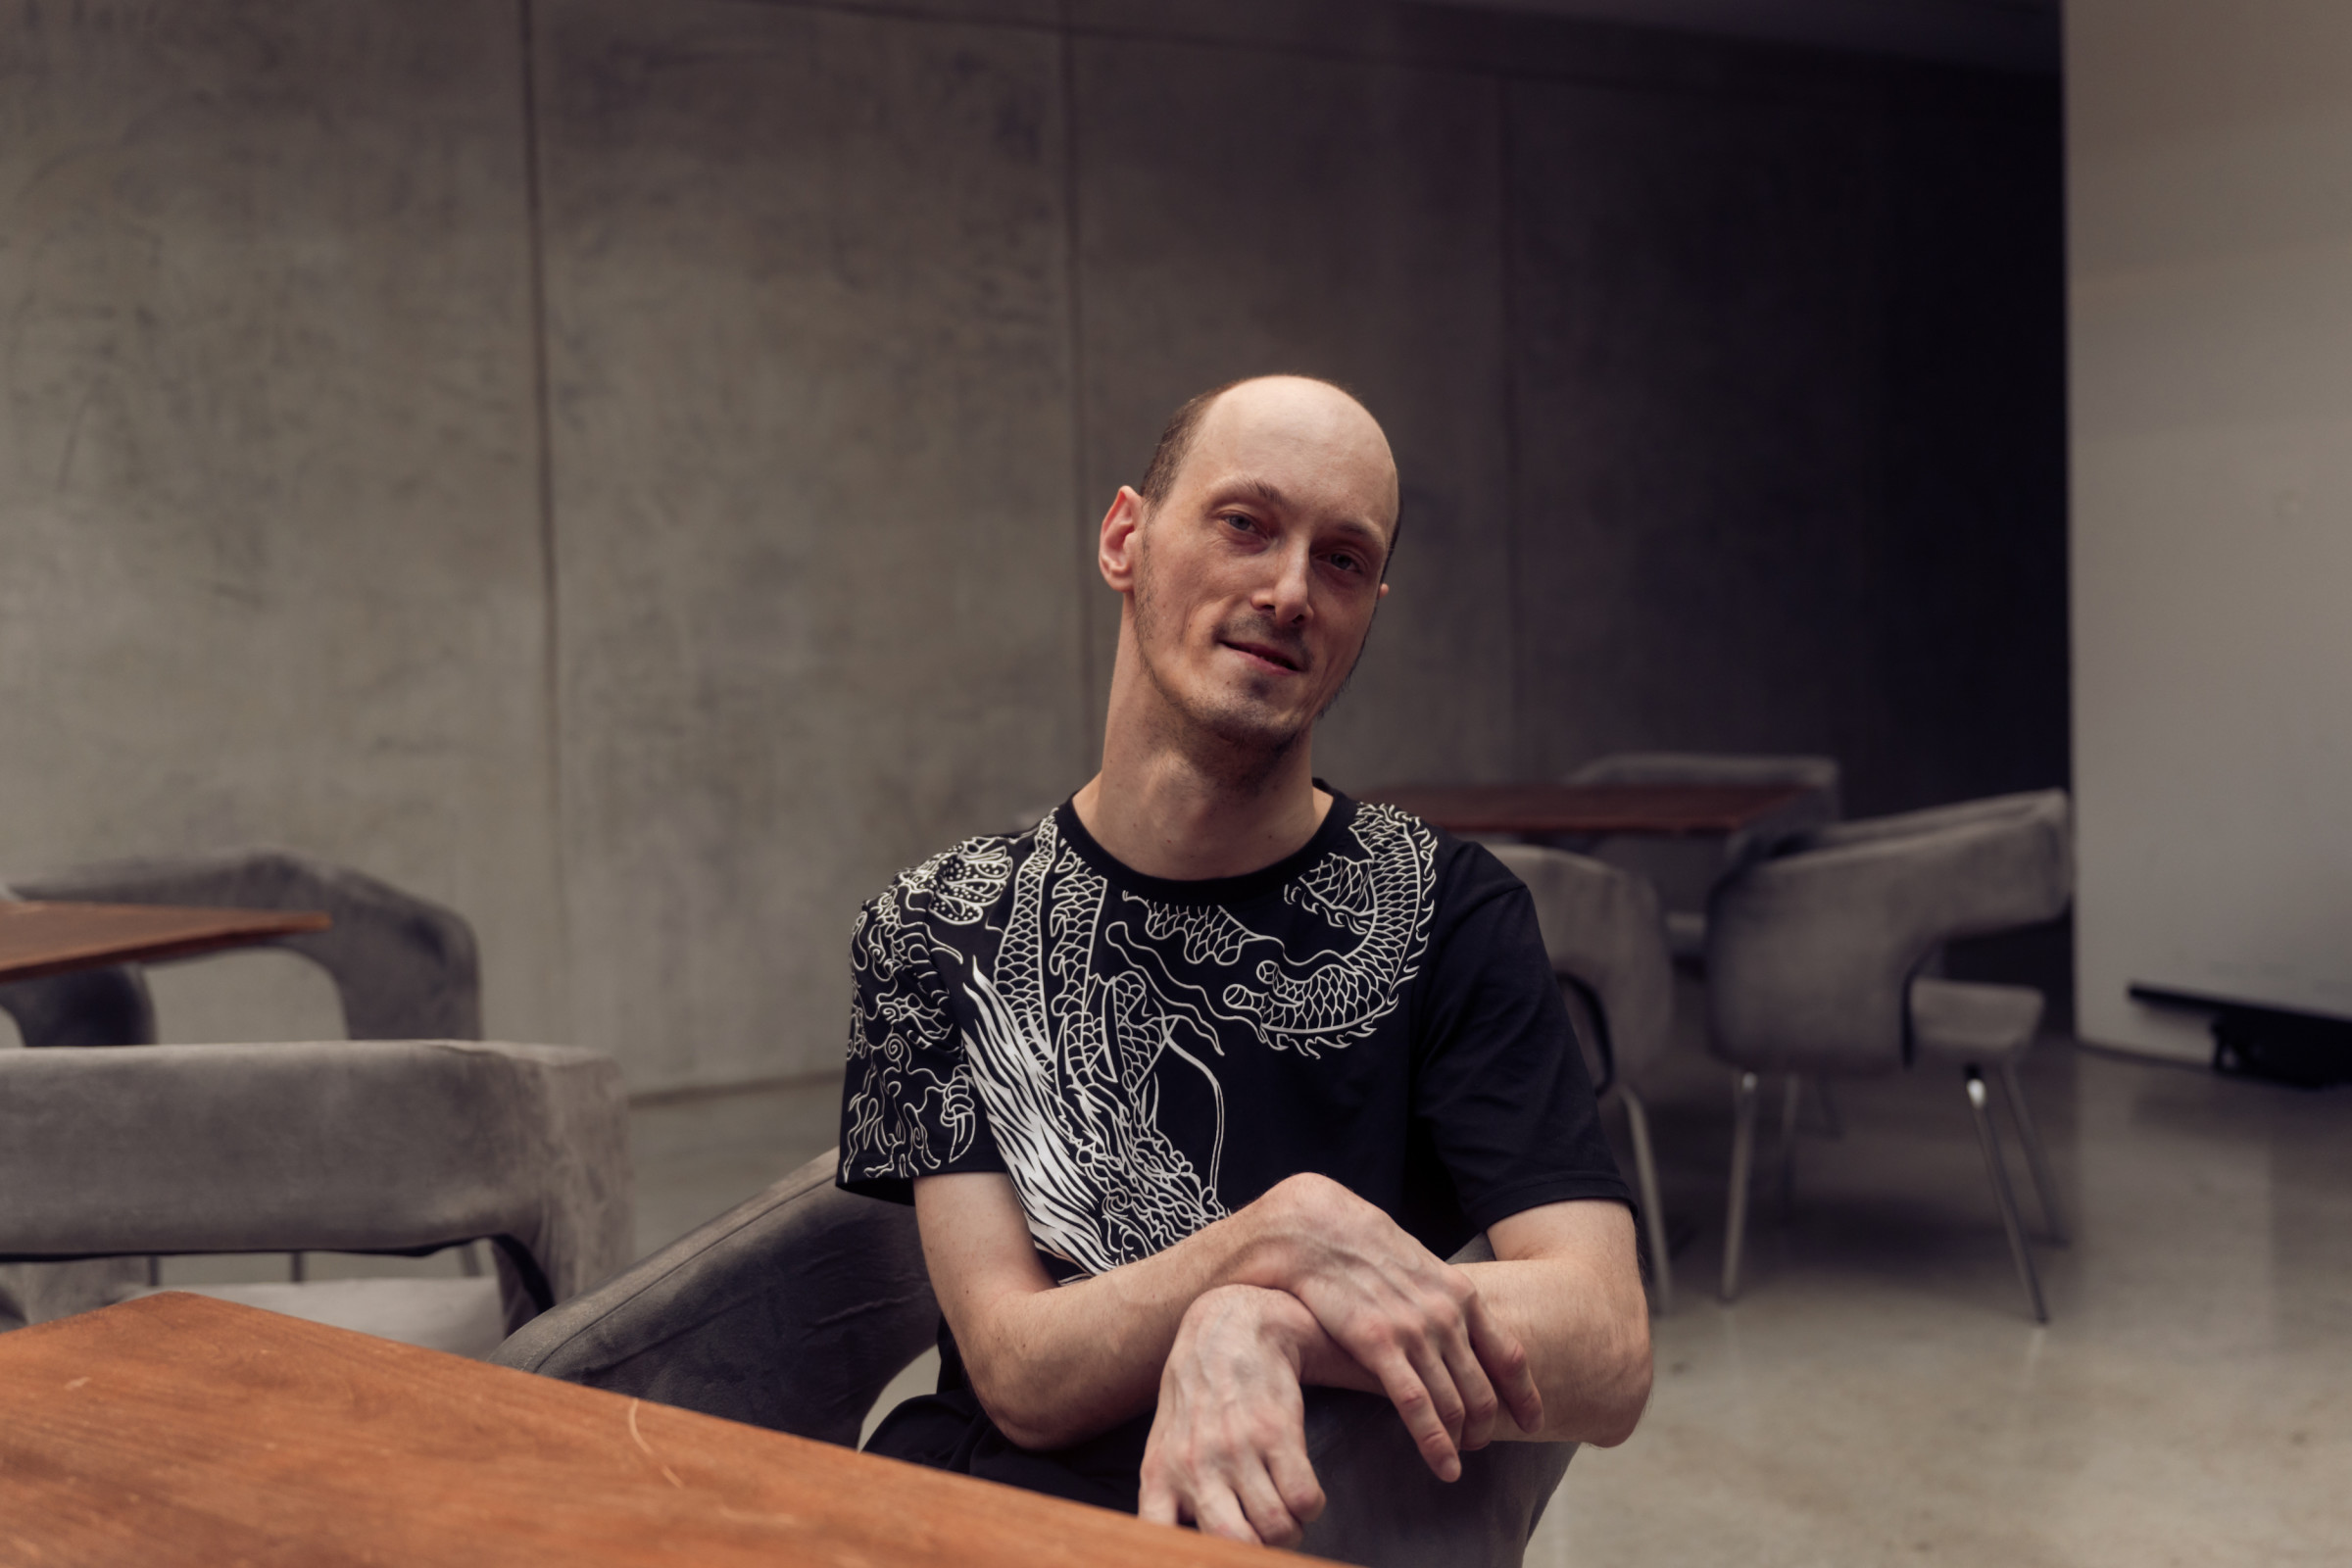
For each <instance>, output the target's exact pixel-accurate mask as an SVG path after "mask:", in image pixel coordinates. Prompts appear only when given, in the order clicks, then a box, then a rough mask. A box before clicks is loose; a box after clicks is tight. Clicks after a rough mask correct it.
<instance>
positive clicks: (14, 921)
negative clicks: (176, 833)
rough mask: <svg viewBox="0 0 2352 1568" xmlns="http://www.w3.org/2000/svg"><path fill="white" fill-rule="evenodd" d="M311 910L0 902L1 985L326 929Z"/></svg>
mask: <svg viewBox="0 0 2352 1568" xmlns="http://www.w3.org/2000/svg"><path fill="white" fill-rule="evenodd" d="M330 923H331V922H329V920H328V919H327V917H326V916H325V915H324V914H322V913H320V912H319V911H318V910H316V909H197V908H185V907H179V906H176V905H166V904H13V903H0V981H7V980H37V979H39V978H40V977H41V976H43V975H48V974H63V973H65V972H66V971H67V970H69V969H87V968H92V967H94V966H96V965H99V964H105V963H126V962H131V961H133V960H137V961H142V962H149V963H152V962H156V961H158V960H160V959H164V958H188V957H193V956H196V955H197V954H199V953H212V952H215V951H217V950H219V949H221V948H234V947H241V946H243V945H244V944H246V943H249V942H262V941H266V940H268V939H269V938H270V937H283V936H292V935H294V934H295V933H296V932H300V931H323V930H325V929H326V928H327V926H328V925H329V924H330Z"/></svg>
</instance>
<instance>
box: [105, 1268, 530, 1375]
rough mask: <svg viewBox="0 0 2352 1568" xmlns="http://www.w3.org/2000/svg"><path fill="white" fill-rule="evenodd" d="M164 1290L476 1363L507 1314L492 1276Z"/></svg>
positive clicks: (502, 1334) (146, 1292)
mask: <svg viewBox="0 0 2352 1568" xmlns="http://www.w3.org/2000/svg"><path fill="white" fill-rule="evenodd" d="M169 1288H170V1289H174V1290H184V1291H186V1292H187V1293H188V1294H189V1295H191V1296H210V1297H215V1298H217V1299H221V1300H223V1301H236V1302H239V1303H241V1304H242V1305H245V1306H258V1307H260V1308H262V1309H263V1310H264V1311H267V1312H283V1313H284V1314H285V1315H286V1316H288V1317H299V1318H304V1319H307V1320H308V1321H310V1322H313V1323H325V1324H328V1325H331V1326H332V1327H335V1328H339V1329H354V1330H357V1331H358V1332H360V1333H362V1334H373V1335H375V1336H376V1337H377V1338H379V1339H386V1340H398V1341H400V1342H401V1343H402V1344H404V1345H420V1346H422V1347H424V1348H426V1349H428V1350H446V1351H448V1352H449V1353H450V1354H452V1355H466V1356H471V1357H473V1358H474V1359H476V1360H480V1359H481V1358H483V1357H485V1356H487V1355H488V1354H489V1353H490V1352H491V1351H492V1350H495V1349H497V1348H498V1347H499V1344H500V1342H501V1341H503V1340H504V1339H505V1338H506V1337H507V1316H506V1311H505V1308H504V1307H503V1306H501V1304H500V1302H499V1295H498V1279H497V1276H495V1275H488V1274H485V1275H483V1276H481V1277H480V1278H477V1279H462V1280H406V1279H381V1280H316V1281H309V1282H305V1283H303V1284H294V1283H291V1282H283V1283H277V1284H261V1285H200V1286H173V1287H169ZM159 1294H161V1293H160V1292H159V1291H157V1290H156V1289H154V1288H151V1287H141V1288H140V1289H137V1290H132V1291H123V1292H121V1293H119V1296H120V1299H123V1300H130V1299H133V1298H135V1297H141V1296H155V1295H159Z"/></svg>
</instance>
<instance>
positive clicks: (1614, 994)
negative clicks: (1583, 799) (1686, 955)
mask: <svg viewBox="0 0 2352 1568" xmlns="http://www.w3.org/2000/svg"><path fill="white" fill-rule="evenodd" d="M1488 848H1489V850H1490V851H1491V852H1492V853H1493V854H1494V856H1495V858H1496V859H1498V860H1500V861H1501V862H1502V863H1503V864H1504V865H1506V866H1509V867H1510V869H1511V871H1512V873H1513V874H1514V875H1515V876H1517V877H1518V878H1519V880H1520V881H1522V882H1524V883H1526V884H1527V888H1528V891H1529V892H1530V893H1531V894H1533V895H1534V896H1535V901H1536V923H1537V924H1538V925H1540V926H1542V927H1543V930H1544V951H1545V952H1546V953H1547V954H1549V955H1550V957H1551V967H1552V972H1553V973H1555V974H1558V975H1560V976H1563V977H1565V978H1566V979H1568V980H1571V981H1573V982H1575V983H1576V984H1577V985H1578V986H1581V987H1582V988H1583V989H1584V990H1585V991H1586V992H1587V993H1589V994H1590V996H1591V998H1592V1001H1593V1011H1594V1014H1595V1018H1594V1021H1595V1023H1596V1024H1597V1025H1598V1027H1599V1029H1600V1030H1602V1031H1605V1034H1604V1035H1603V1039H1604V1040H1605V1042H1606V1050H1607V1056H1606V1058H1604V1061H1605V1065H1606V1066H1607V1067H1608V1068H1610V1069H1612V1075H1634V1074H1638V1073H1639V1072H1640V1071H1641V1069H1642V1064H1643V1063H1645V1062H1648V1061H1650V1060H1652V1059H1653V1058H1655V1057H1656V1055H1657V1054H1658V1053H1659V1052H1661V1051H1663V1050H1664V1049H1665V1046H1666V1039H1667V1033H1668V1030H1669V1028H1670V1026H1671V1024H1672V1021H1673V1017H1672V1014H1673V1007H1674V970H1673V963H1672V960H1671V959H1669V958H1668V957H1667V956H1666V938H1665V933H1664V929H1663V926H1662V925H1661V923H1660V919H1659V914H1658V896H1657V892H1656V890H1655V889H1653V888H1652V887H1651V886H1650V885H1649V883H1647V882H1646V881H1644V880H1642V878H1641V877H1638V876H1635V875H1633V874H1631V873H1630V872H1626V871H1622V870H1619V869H1618V868H1617V867H1615V866H1613V865H1606V864H1603V863H1602V862H1601V861H1599V860H1595V859H1593V858H1589V857H1586V856H1582V855H1571V854H1569V853H1568V852H1567V851H1565V850H1553V849H1545V848H1544V847H1543V846H1541V845H1535V844H1494V845H1489V846H1488Z"/></svg>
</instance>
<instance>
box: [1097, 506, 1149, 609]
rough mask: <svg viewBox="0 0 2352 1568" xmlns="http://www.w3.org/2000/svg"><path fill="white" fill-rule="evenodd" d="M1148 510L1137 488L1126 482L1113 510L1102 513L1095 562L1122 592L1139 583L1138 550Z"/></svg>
mask: <svg viewBox="0 0 2352 1568" xmlns="http://www.w3.org/2000/svg"><path fill="white" fill-rule="evenodd" d="M1147 510H1148V508H1147V505H1146V503H1145V501H1144V498H1143V497H1142V496H1140V495H1138V494H1137V493H1136V490H1135V487H1134V486H1133V485H1125V484H1123V485H1121V486H1119V493H1118V494H1117V495H1115V496H1113V497H1112V498H1111V502H1110V510H1109V511H1108V512H1105V513H1104V514H1103V536H1102V538H1101V540H1100V541H1099V542H1098V544H1097V548H1096V552H1095V564H1097V565H1098V566H1100V567H1101V568H1102V570H1103V581H1104V582H1106V583H1108V584H1110V586H1111V587H1112V588H1114V589H1116V590H1117V591H1118V592H1120V593H1126V592H1127V591H1128V590H1129V589H1131V588H1133V587H1134V586H1135V552H1136V547H1137V546H1138V545H1139V544H1140V543H1142V536H1143V527H1144V514H1145V512H1146V511H1147Z"/></svg>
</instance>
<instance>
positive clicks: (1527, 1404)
mask: <svg viewBox="0 0 2352 1568" xmlns="http://www.w3.org/2000/svg"><path fill="white" fill-rule="evenodd" d="M914 1196H915V1209H916V1215H917V1218H918V1221H919V1223H920V1226H921V1230H922V1237H923V1252H924V1258H925V1261H926V1262H927V1263H928V1265H929V1267H930V1272H931V1281H932V1286H933V1289H934V1291H935V1292H936V1293H937V1294H938V1297H939V1300H940V1307H941V1309H942V1311H944V1312H945V1313H946V1315H947V1319H948V1325H949V1327H950V1328H951V1329H952V1330H953V1331H954V1332H955V1335H956V1345H957V1347H958V1348H959V1349H960V1350H961V1352H962V1355H963V1359H964V1365H965V1368H966V1370H967V1372H968V1373H969V1374H970V1377H971V1380H972V1387H973V1391H974V1393H975V1394H976V1395H977V1396H978V1397H979V1399H980V1402H981V1404H982V1405H983V1406H984V1407H985V1408H986V1409H987V1410H988V1413H989V1415H990V1417H991V1418H992V1419H993V1420H994V1421H995V1422H996V1423H997V1426H998V1428H999V1429H1000V1430H1002V1431H1003V1432H1004V1433H1005V1436H1006V1437H1007V1438H1009V1439H1010V1440H1011V1441H1012V1442H1014V1443H1016V1444H1018V1445H1020V1446H1023V1447H1029V1448H1054V1447H1059V1446H1064V1445H1067V1444H1070V1443H1075V1442H1077V1441H1078V1440H1080V1439H1082V1438H1085V1437H1090V1436H1092V1435H1094V1434H1095V1433H1098V1432H1102V1431H1104V1430H1106V1429H1107V1428H1109V1427H1111V1426H1114V1425H1116V1424H1117V1423H1119V1422H1121V1421H1124V1420H1127V1419H1129V1418H1130V1417H1132V1416H1135V1415H1137V1414H1140V1413H1141V1412H1143V1411H1145V1410H1147V1409H1151V1408H1152V1404H1153V1401H1154V1400H1155V1399H1156V1400H1157V1402H1158V1415H1157V1417H1156V1419H1155V1421H1154V1424H1153V1427H1152V1439H1151V1445H1150V1446H1149V1448H1148V1449H1147V1452H1146V1456H1145V1462H1144V1489H1143V1499H1142V1512H1143V1514H1144V1517H1146V1518H1157V1519H1161V1520H1164V1521H1168V1522H1174V1521H1175V1520H1176V1519H1177V1518H1179V1517H1186V1518H1191V1519H1194V1520H1197V1521H1198V1522H1199V1523H1200V1525H1201V1528H1202V1529H1203V1530H1206V1531H1210V1532H1213V1533H1215V1534H1219V1535H1229V1536H1234V1537H1236V1538H1238V1539H1243V1540H1260V1541H1265V1542H1269V1543H1273V1544H1284V1543H1288V1542H1291V1541H1295V1540H1297V1539H1298V1536H1299V1527H1300V1525H1301V1524H1303V1523H1305V1522H1307V1521H1310V1520H1312V1519H1313V1518H1314V1517H1315V1516H1316V1514H1318V1513H1319V1512H1320V1511H1321V1508H1322V1492H1321V1489H1320V1487H1319V1486H1318V1485H1317V1484H1316V1482H1315V1479H1314V1473H1313V1471H1312V1469H1311V1468H1310V1467H1309V1465H1308V1464H1307V1460H1306V1451H1305V1436H1304V1406H1303V1400H1302V1397H1301V1395H1300V1389H1301V1387H1302V1385H1305V1384H1321V1385H1326V1386H1331V1387H1338V1388H1351V1389H1359V1390H1362V1391H1364V1392H1366V1393H1372V1394H1384V1395H1386V1396H1387V1397H1388V1398H1389V1399H1390V1401H1391V1402H1392V1403H1394V1404H1395V1405H1396V1407H1397V1413H1398V1415H1399V1416H1400V1417H1401V1418H1402V1419H1403V1421H1404V1423H1405V1426H1406V1428H1407V1429H1408V1430H1409V1431H1410V1432H1411V1434H1412V1436H1413V1438H1414V1441H1415V1442H1416V1443H1417V1444H1418V1446H1419V1447H1420V1449H1421V1453H1422V1456H1423V1458H1424V1459H1426V1460H1427V1461H1428V1463H1429V1466H1430V1468H1431V1469H1432V1470H1433V1471H1435V1472H1436V1473H1437V1474H1438V1475H1439V1476H1440V1477H1442V1478H1444V1479H1446V1480H1447V1481H1451V1480H1453V1479H1454V1478H1455V1477H1457V1476H1458V1475H1459V1474H1460V1473H1461V1463H1460V1457H1459V1456H1460V1454H1461V1453H1462V1452H1464V1451H1467V1450H1469V1449H1474V1448H1478V1447H1482V1446H1485V1445H1486V1444H1487V1443H1488V1442H1489V1441H1491V1440H1493V1439H1495V1438H1498V1437H1500V1438H1509V1437H1525V1438H1531V1439H1544V1440H1571V1439H1573V1440H1580V1441H1584V1442H1591V1443H1597V1444H1601V1445H1604V1446H1606V1445H1610V1444H1615V1443H1620V1442H1623V1441H1624V1439H1625V1438H1626V1437H1627V1436H1628V1435H1629V1434H1630V1433H1631V1432H1632V1431H1633V1427H1634V1423H1635V1421H1636V1420H1637V1419H1639V1417H1640V1415H1641V1413H1642V1404H1643V1403H1644V1402H1645V1401H1646V1399H1647V1398H1648V1395H1649V1377H1650V1364H1649V1318H1648V1312H1647V1308H1646V1305H1645V1303H1644V1301H1643V1299H1642V1284H1641V1278H1640V1275H1639V1272H1638V1270H1637V1268H1636V1266H1635V1261H1634V1239H1633V1222H1632V1217H1631V1216H1630V1215H1629V1214H1628V1213H1627V1211H1626V1210H1625V1209H1624V1208H1623V1207H1622V1206H1620V1205H1619V1204H1616V1203H1612V1202H1566V1203H1550V1204H1545V1205H1544V1206H1541V1207H1538V1208H1534V1209H1529V1210H1527V1211H1525V1212H1523V1213H1520V1214H1516V1215H1513V1216H1511V1217H1510V1218H1509V1219H1505V1220H1501V1221H1498V1222H1497V1223H1496V1224H1495V1226H1494V1227H1492V1229H1491V1230H1490V1231H1489V1232H1488V1239H1489V1241H1490V1243H1491V1244H1492V1245H1493V1247H1494V1250H1495V1258H1496V1261H1495V1262H1492V1263H1472V1264H1465V1265H1462V1266H1459V1267H1455V1266H1452V1265H1449V1264H1446V1263H1445V1262H1442V1261H1441V1260H1439V1259H1438V1258H1437V1257H1435V1256H1433V1255H1432V1254H1431V1253H1430V1252H1429V1251H1428V1250H1427V1249H1425V1248H1423V1247H1422V1246H1421V1245H1420V1244H1419V1243H1417V1242H1415V1241H1414V1240H1413V1239H1412V1238H1411V1237H1410V1236H1409V1235H1407V1234H1406V1233H1405V1232H1404V1231H1402V1230H1401V1229H1399V1228H1398V1227H1397V1225H1396V1223H1395V1222H1394V1221H1392V1220H1391V1219H1390V1218H1389V1217H1388V1216H1387V1215H1386V1214H1385V1213H1383V1212H1382V1211H1381V1210H1380V1209H1378V1208H1376V1207H1374V1206H1373V1205H1372V1204H1370V1203H1367V1202H1365V1201H1363V1200H1362V1199H1359V1198H1357V1197H1356V1196H1355V1195H1354V1194H1352V1193H1350V1192H1348V1190H1347V1189H1346V1188H1344V1187H1341V1186H1340V1185H1339V1184H1337V1183H1335V1182H1332V1181H1330V1180H1328V1179H1326V1178H1323V1177H1319V1176H1296V1177H1293V1178H1291V1179H1290V1180H1289V1181H1286V1182H1284V1183H1282V1184H1281V1185H1280V1186H1277V1187H1276V1188H1274V1189H1273V1190H1272V1191H1271V1192H1269V1193H1267V1194H1266V1195H1265V1196H1264V1197H1263V1198H1260V1199H1259V1200H1258V1201H1256V1202H1254V1203H1251V1204H1250V1206H1249V1207H1247V1208H1245V1209H1243V1210H1242V1211H1241V1212H1239V1213H1237V1214H1234V1215H1232V1216H1230V1217H1229V1218H1226V1219H1223V1220H1219V1221H1218V1222H1217V1223H1215V1224H1213V1225H1210V1226H1208V1227H1206V1228H1205V1229H1203V1230H1201V1231H1199V1232H1197V1233H1195V1234H1194V1235H1193V1236H1191V1237H1189V1238H1187V1239H1186V1240H1185V1241H1183V1242H1180V1243H1178V1244H1177V1245H1176V1246H1174V1247H1171V1248H1168V1249H1166V1250H1162V1251H1160V1252H1158V1253H1155V1254H1154V1255H1152V1257H1149V1258H1146V1259H1144V1260H1143V1261H1141V1262H1137V1263H1130V1264H1127V1265H1125V1266H1123V1267H1121V1268H1116V1269H1113V1270H1111V1271H1110V1272H1108V1273H1106V1274H1103V1275H1100V1276H1098V1277H1096V1278H1093V1279H1089V1280H1085V1281H1081V1282H1079V1283H1076V1284H1073V1285H1069V1286H1066V1287H1061V1288H1058V1289H1057V1288H1055V1287H1054V1284H1053V1281H1052V1279H1051V1278H1050V1277H1049V1276H1048V1275H1047V1273H1046V1271H1045V1269H1044V1267H1043V1265H1041V1264H1040V1263H1039V1262H1038V1260H1037V1254H1036V1252H1035V1250H1034V1248H1033V1246H1032V1244H1031V1242H1030V1238H1029V1229H1028V1224H1027V1221H1026V1220H1025V1218H1024V1217H1023V1215H1022V1212H1021V1207H1020V1201H1019V1199H1018V1198H1017V1197H1016V1196H1015V1195H1014V1192H1013V1189H1012V1184H1011V1183H1010V1181H1008V1180H1007V1179H1006V1178H1005V1177H1003V1176H999V1175H962V1176H935V1177H927V1178H923V1179H920V1180H918V1181H917V1182H916V1183H915V1190H914ZM1505 1412H1507V1417H1506V1414H1505Z"/></svg>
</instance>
